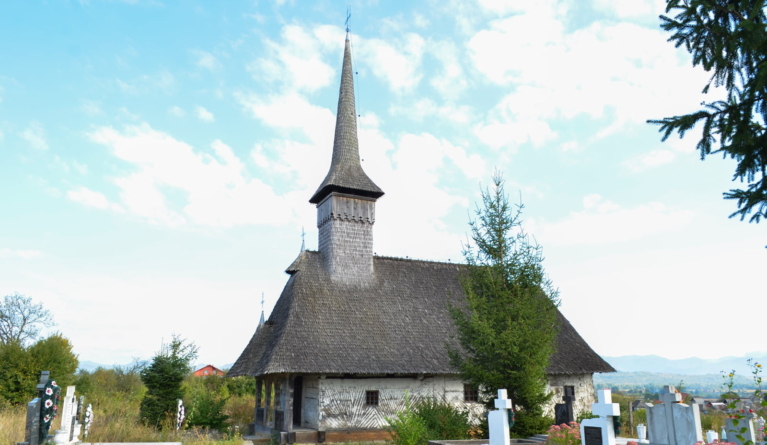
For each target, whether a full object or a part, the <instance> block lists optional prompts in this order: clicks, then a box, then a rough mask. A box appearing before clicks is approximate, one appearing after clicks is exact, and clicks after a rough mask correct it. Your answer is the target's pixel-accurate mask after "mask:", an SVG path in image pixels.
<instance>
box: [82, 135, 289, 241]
mask: <svg viewBox="0 0 767 445" xmlns="http://www.w3.org/2000/svg"><path fill="white" fill-rule="evenodd" d="M89 136H90V138H91V139H92V140H93V141H94V142H97V143H99V144H103V145H106V146H108V147H110V149H111V150H112V154H113V155H114V156H116V157H117V158H119V159H122V160H123V161H125V162H127V163H129V164H131V167H132V168H131V173H130V174H128V175H125V176H119V177H117V178H116V179H115V180H114V183H115V185H116V186H117V187H119V188H120V201H121V204H122V206H123V207H124V208H125V209H126V211H127V212H129V213H130V214H133V215H136V216H138V217H141V218H143V219H145V220H147V221H149V222H152V223H156V224H161V225H166V226H169V227H177V226H181V225H185V224H197V225H202V226H211V227H232V226H234V225H240V224H277V225H278V224H284V223H286V222H287V221H290V220H291V218H293V211H292V209H291V207H290V206H289V204H288V202H286V200H285V199H284V198H282V197H280V196H277V195H276V194H275V193H274V191H273V190H272V189H271V187H269V186H268V185H266V184H265V183H263V182H262V181H261V180H259V179H257V178H254V177H250V175H249V174H248V173H247V171H246V168H245V165H244V164H243V162H242V161H241V160H240V159H239V158H238V157H237V156H236V155H235V154H234V152H233V151H232V149H231V148H230V147H228V146H227V145H225V144H224V143H223V142H221V141H214V142H213V143H212V144H211V146H210V147H211V152H205V151H197V150H195V149H194V148H193V147H191V146H190V145H188V144H186V143H184V142H182V141H179V140H177V139H174V138H173V137H172V136H170V135H168V134H166V133H163V132H160V131H157V130H154V129H153V128H151V127H150V126H149V125H148V124H146V123H143V124H141V125H128V126H126V127H125V129H124V130H123V131H117V130H115V129H114V128H111V127H100V128H98V129H97V130H96V131H94V132H92V133H90V134H89ZM171 190H173V191H176V192H181V195H182V197H180V198H179V197H178V195H179V194H178V193H175V194H174V195H173V198H171V197H170V196H169V195H168V194H167V193H166V192H167V191H171ZM102 205H103V201H102Z"/></svg>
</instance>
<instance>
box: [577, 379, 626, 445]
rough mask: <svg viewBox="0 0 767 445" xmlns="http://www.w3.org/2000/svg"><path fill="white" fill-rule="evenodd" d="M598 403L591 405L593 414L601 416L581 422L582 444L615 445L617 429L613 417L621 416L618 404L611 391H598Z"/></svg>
mask: <svg viewBox="0 0 767 445" xmlns="http://www.w3.org/2000/svg"><path fill="white" fill-rule="evenodd" d="M597 399H598V401H597V403H594V404H592V405H591V412H592V413H593V414H596V415H597V416H599V417H598V418H595V419H584V420H583V422H581V443H582V444H583V445H615V428H614V426H613V417H615V416H620V414H621V411H620V407H619V406H618V404H617V403H613V396H612V393H611V392H610V390H609V389H600V390H599V391H597Z"/></svg>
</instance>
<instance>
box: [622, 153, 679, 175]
mask: <svg viewBox="0 0 767 445" xmlns="http://www.w3.org/2000/svg"><path fill="white" fill-rule="evenodd" d="M675 157H676V156H675V155H674V152H672V151H671V150H660V149H659V150H653V151H651V152H649V153H647V154H645V155H642V156H637V157H634V158H631V159H628V160H627V161H625V162H624V163H623V165H624V166H625V167H627V168H628V169H630V170H632V171H634V172H641V171H644V170H647V169H650V168H654V167H659V166H661V165H664V164H668V163H670V162H673V161H674V158H675Z"/></svg>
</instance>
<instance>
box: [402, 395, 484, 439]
mask: <svg viewBox="0 0 767 445" xmlns="http://www.w3.org/2000/svg"><path fill="white" fill-rule="evenodd" d="M414 411H415V414H416V415H417V416H418V417H420V418H421V419H422V420H423V421H424V423H425V424H426V430H427V432H428V433H427V435H428V439H429V440H458V439H469V430H470V429H471V423H470V422H469V413H468V411H466V410H461V409H458V408H456V407H454V406H453V405H451V404H450V403H448V402H447V401H446V400H442V401H437V400H436V399H432V398H427V399H424V400H422V401H420V402H418V403H417V404H416V405H415V409H414Z"/></svg>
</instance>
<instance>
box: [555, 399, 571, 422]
mask: <svg viewBox="0 0 767 445" xmlns="http://www.w3.org/2000/svg"><path fill="white" fill-rule="evenodd" d="M573 399H575V397H573V396H570V395H567V396H562V401H563V402H564V403H557V404H556V405H554V423H556V424H557V425H562V424H563V423H564V424H569V423H570V422H575V411H574V410H573Z"/></svg>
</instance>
